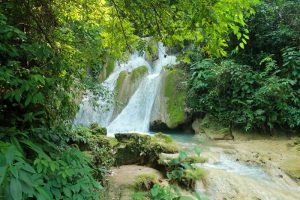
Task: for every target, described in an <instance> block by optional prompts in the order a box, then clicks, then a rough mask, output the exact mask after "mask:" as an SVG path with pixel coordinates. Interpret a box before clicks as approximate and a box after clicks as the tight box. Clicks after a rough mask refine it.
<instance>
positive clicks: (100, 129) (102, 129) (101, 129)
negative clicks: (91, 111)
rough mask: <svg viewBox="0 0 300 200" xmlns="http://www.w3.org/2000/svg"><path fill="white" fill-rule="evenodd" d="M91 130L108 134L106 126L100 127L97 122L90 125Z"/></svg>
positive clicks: (95, 132)
mask: <svg viewBox="0 0 300 200" xmlns="http://www.w3.org/2000/svg"><path fill="white" fill-rule="evenodd" d="M90 130H91V132H92V133H93V134H100V135H106V134H107V130H106V128H104V127H100V126H99V125H98V124H97V123H92V124H91V125H90Z"/></svg>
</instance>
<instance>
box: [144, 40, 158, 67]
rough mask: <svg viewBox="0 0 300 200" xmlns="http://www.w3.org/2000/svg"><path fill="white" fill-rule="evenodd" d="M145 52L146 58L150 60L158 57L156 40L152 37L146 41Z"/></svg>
mask: <svg viewBox="0 0 300 200" xmlns="http://www.w3.org/2000/svg"><path fill="white" fill-rule="evenodd" d="M145 54H146V55H145V56H146V60H148V61H150V62H153V61H155V60H157V59H158V46H157V42H156V41H155V40H154V39H152V38H151V39H149V41H148V42H147V43H146V49H145Z"/></svg>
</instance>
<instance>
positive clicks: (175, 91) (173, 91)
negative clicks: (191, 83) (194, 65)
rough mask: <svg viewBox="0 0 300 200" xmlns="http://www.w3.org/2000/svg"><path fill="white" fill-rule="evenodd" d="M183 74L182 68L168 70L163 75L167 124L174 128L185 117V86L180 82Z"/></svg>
mask: <svg viewBox="0 0 300 200" xmlns="http://www.w3.org/2000/svg"><path fill="white" fill-rule="evenodd" d="M183 77H185V74H184V73H183V71H182V70H179V69H174V70H168V71H167V74H166V77H165V88H164V89H165V90H164V95H165V97H166V104H167V113H168V118H167V121H166V122H167V125H168V127H170V128H175V127H177V126H178V125H179V124H181V123H183V122H184V121H185V119H186V115H185V98H186V87H185V86H184V85H183V84H182V81H183Z"/></svg>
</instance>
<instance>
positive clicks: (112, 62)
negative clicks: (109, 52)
mask: <svg viewBox="0 0 300 200" xmlns="http://www.w3.org/2000/svg"><path fill="white" fill-rule="evenodd" d="M114 69H115V59H113V58H111V57H109V58H108V61H107V68H106V78H107V77H108V76H109V75H110V74H111V73H112V72H113V71H114Z"/></svg>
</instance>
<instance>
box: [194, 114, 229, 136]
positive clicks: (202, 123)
mask: <svg viewBox="0 0 300 200" xmlns="http://www.w3.org/2000/svg"><path fill="white" fill-rule="evenodd" d="M192 128H193V130H194V131H195V133H196V134H205V135H206V136H207V137H208V138H209V139H212V140H233V139H234V136H233V135H232V133H231V132H230V130H229V128H226V127H224V126H222V125H221V124H220V123H218V122H217V121H216V120H214V119H213V118H212V117H210V116H208V115H206V116H205V117H204V118H197V119H195V120H194V122H193V124H192Z"/></svg>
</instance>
